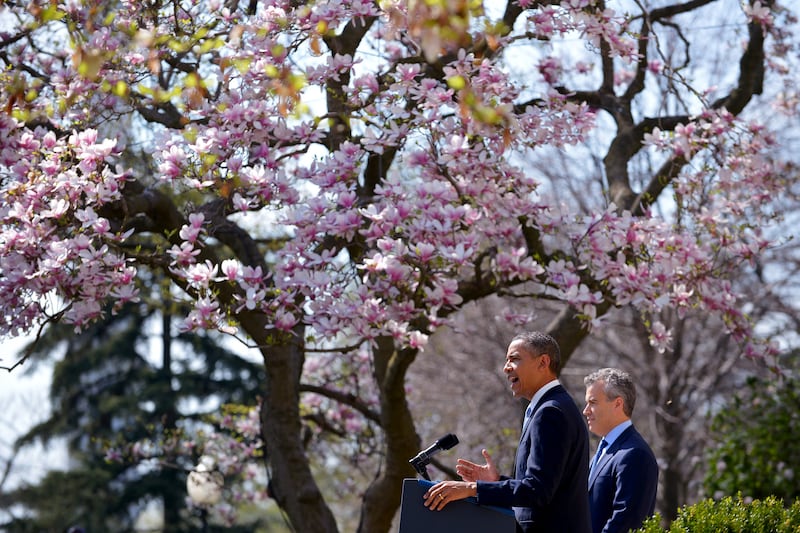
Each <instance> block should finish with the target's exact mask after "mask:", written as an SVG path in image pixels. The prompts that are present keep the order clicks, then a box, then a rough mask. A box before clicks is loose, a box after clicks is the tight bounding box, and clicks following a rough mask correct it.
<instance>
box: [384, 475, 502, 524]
mask: <svg viewBox="0 0 800 533" xmlns="http://www.w3.org/2000/svg"><path fill="white" fill-rule="evenodd" d="M431 485H432V483H430V482H426V481H419V480H417V479H404V480H403V499H402V501H401V503H400V531H399V532H398V533H515V532H516V530H517V522H516V520H515V519H514V513H513V511H511V509H500V508H497V507H486V506H483V505H478V504H477V503H475V501H474V499H471V498H470V499H467V500H459V501H455V502H451V503H448V504H447V506H446V507H445V508H444V509H442V510H441V511H431V510H430V509H428V508H427V507H425V505H424V501H425V500H423V499H422V496H423V495H424V494H425V493H426V492H427V491H428V488H429V487H430V486H431Z"/></svg>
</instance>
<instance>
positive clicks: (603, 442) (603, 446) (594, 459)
mask: <svg viewBox="0 0 800 533" xmlns="http://www.w3.org/2000/svg"><path fill="white" fill-rule="evenodd" d="M606 446H608V442H606V439H600V446H598V447H597V452H596V453H595V454H594V457H592V464H591V465H590V466H589V477H592V470H594V467H595V466H597V461H599V460H600V456H601V455H603V450H605V449H606Z"/></svg>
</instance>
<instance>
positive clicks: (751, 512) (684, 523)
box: [639, 495, 800, 533]
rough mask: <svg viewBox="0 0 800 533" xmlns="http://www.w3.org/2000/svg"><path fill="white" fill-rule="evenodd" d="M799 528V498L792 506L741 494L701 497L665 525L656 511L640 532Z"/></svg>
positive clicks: (785, 532) (746, 532)
mask: <svg viewBox="0 0 800 533" xmlns="http://www.w3.org/2000/svg"><path fill="white" fill-rule="evenodd" d="M798 531H800V499H797V500H795V502H794V504H793V505H792V506H791V507H788V508H787V507H784V502H783V500H780V499H778V498H776V497H774V496H769V497H767V498H765V499H763V500H753V501H752V502H751V501H746V500H745V499H744V498H742V496H741V495H739V496H736V497H731V496H728V497H726V498H723V499H721V500H718V501H715V500H704V501H702V502H699V503H696V504H694V505H687V506H684V507H681V508H680V509H679V510H678V517H677V518H676V519H675V521H674V522H672V523H671V524H670V526H669V528H668V529H664V528H663V527H661V517H660V516H659V515H658V514H656V515H655V516H653V517H651V518H650V519H649V520H647V521H646V522H645V523H644V525H643V526H642V528H641V529H639V533H665V532H667V533H790V532H791V533H797V532H798Z"/></svg>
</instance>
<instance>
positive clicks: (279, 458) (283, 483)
mask: <svg viewBox="0 0 800 533" xmlns="http://www.w3.org/2000/svg"><path fill="white" fill-rule="evenodd" d="M262 331H264V330H263V329H262ZM302 338H303V332H302V330H301V329H300V328H296V330H295V332H294V335H292V336H291V337H289V336H288V335H287V337H286V338H285V340H284V342H281V343H279V344H278V343H275V344H274V345H272V346H267V345H266V344H264V343H260V345H261V346H266V347H263V348H262V349H261V351H262V353H263V356H264V367H265V369H266V383H265V385H264V400H263V402H262V405H261V436H262V439H263V440H264V442H265V445H266V457H265V460H266V463H267V469H268V472H269V475H270V486H269V491H270V495H271V496H272V497H273V498H274V499H275V500H276V501H277V503H278V505H279V506H280V507H281V508H282V509H283V510H284V511H285V512H286V514H287V516H288V517H289V521H290V522H291V524H292V527H293V528H294V530H295V531H298V532H305V531H308V532H311V531H313V532H315V533H335V532H337V531H338V528H337V525H336V519H335V518H334V516H333V513H332V512H331V510H330V508H329V507H328V505H327V503H326V502H325V499H324V498H323V496H322V493H321V492H320V490H319V487H318V486H317V484H316V481H315V480H314V477H313V476H312V474H311V468H310V466H309V461H308V457H307V456H306V454H305V450H304V447H303V440H302V422H301V418H300V408H299V406H300V393H299V384H300V374H301V372H302V369H303V361H304V354H303V346H302V340H301V339H302Z"/></svg>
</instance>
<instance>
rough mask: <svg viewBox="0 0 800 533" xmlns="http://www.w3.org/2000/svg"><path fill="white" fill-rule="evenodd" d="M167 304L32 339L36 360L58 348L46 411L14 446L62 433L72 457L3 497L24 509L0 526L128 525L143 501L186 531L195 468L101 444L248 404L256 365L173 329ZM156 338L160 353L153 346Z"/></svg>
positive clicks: (159, 432) (151, 438)
mask: <svg viewBox="0 0 800 533" xmlns="http://www.w3.org/2000/svg"><path fill="white" fill-rule="evenodd" d="M172 307H173V309H169V308H162V309H157V308H156V307H155V306H152V305H147V304H130V305H127V306H125V307H124V308H123V309H122V310H121V311H120V312H118V313H116V314H111V313H109V314H107V315H106V318H105V319H104V320H102V321H99V322H97V323H95V324H94V325H92V327H90V328H87V329H86V330H85V331H84V332H82V333H81V334H79V335H74V334H73V332H72V330H71V328H69V327H67V326H63V325H58V324H56V325H53V327H51V328H49V330H47V332H45V334H44V335H43V336H42V338H40V339H39V342H38V343H37V344H36V345H35V346H34V349H35V351H34V352H32V354H31V355H32V357H33V358H34V359H37V360H41V359H43V358H46V357H51V356H52V354H53V353H55V352H56V351H57V350H59V349H63V350H64V352H63V357H61V358H60V359H59V360H58V361H57V362H56V363H55V365H54V369H53V381H52V388H51V401H52V414H51V416H50V417H49V418H48V419H47V420H45V421H44V422H42V423H40V424H38V425H37V426H35V427H34V428H33V429H32V430H31V431H30V432H29V433H28V434H27V435H25V436H23V437H22V438H20V439H19V441H18V443H17V445H18V446H20V447H22V446H26V445H30V444H32V443H33V442H35V441H36V440H37V439H38V440H41V441H43V442H45V443H46V442H49V441H51V440H52V439H55V438H57V437H62V438H64V439H66V442H67V449H68V455H69V460H70V464H69V465H65V466H67V467H68V468H65V469H63V470H53V471H51V472H50V473H49V474H48V475H47V476H45V478H44V479H42V480H41V482H40V483H39V484H37V485H34V486H23V487H21V488H19V489H17V490H15V491H14V492H13V493H12V494H9V495H7V497H6V498H5V500H6V501H5V502H4V503H6V504H8V505H10V504H13V503H16V504H19V505H20V506H22V507H24V508H25V509H26V510H28V511H29V516H25V517H22V518H17V519H15V520H13V521H12V522H10V523H8V524H4V525H3V527H5V528H6V530H7V531H9V532H25V531H37V532H41V531H53V532H59V531H64V530H66V529H67V528H68V527H70V526H74V525H79V526H81V527H83V528H84V529H85V530H86V531H130V530H132V526H133V522H134V520H135V518H136V514H137V513H138V512H139V511H140V510H141V508H142V507H143V506H144V504H146V503H147V502H148V501H150V500H158V501H161V502H162V503H163V508H164V520H165V528H166V530H167V531H174V532H180V531H191V530H193V529H194V528H193V526H192V519H193V517H192V516H191V515H190V514H189V513H188V512H187V510H186V501H185V500H186V471H187V470H189V469H191V468H192V466H193V464H190V463H189V462H188V461H187V457H185V456H184V457H180V456H177V455H174V454H172V452H169V451H168V450H167V451H166V454H165V455H162V456H161V457H160V463H159V464H158V465H154V464H152V463H148V462H147V461H143V460H140V459H139V458H137V457H130V458H123V459H122V460H115V461H109V460H107V457H106V456H107V452H108V449H109V447H110V446H114V445H117V444H120V443H123V444H124V443H134V442H142V441H148V442H153V443H163V442H168V441H169V440H170V439H171V438H172V437H173V436H174V435H177V434H178V433H179V432H180V431H183V430H185V429H186V428H194V427H196V426H197V424H198V423H201V422H202V421H203V420H204V416H205V415H206V414H207V413H208V412H209V411H211V410H212V409H215V408H216V407H217V406H219V405H220V404H222V403H228V402H234V403H239V404H244V405H254V404H255V402H256V400H257V398H258V395H259V390H258V389H259V383H260V382H261V380H262V379H263V376H262V375H261V374H262V373H263V367H262V366H260V365H258V364H253V363H251V362H248V361H247V360H245V359H243V358H241V357H240V356H239V355H237V354H236V353H234V352H232V351H231V350H228V349H226V348H225V347H223V346H222V345H221V344H220V343H219V342H218V341H217V340H216V339H213V338H211V336H210V335H208V334H203V333H202V332H199V333H179V334H177V335H173V327H172V318H173V316H175V314H177V313H179V312H180V309H178V308H177V306H176V305H173V306H172ZM157 322H160V325H161V327H160V331H159V328H158V327H156V323H157ZM154 335H158V336H159V337H160V340H161V342H154V341H155V339H153V336H154ZM154 346H158V347H160V351H161V353H160V354H155V353H152V351H153V347H154ZM165 448H166V447H165ZM164 465H167V466H166V467H163V466H164Z"/></svg>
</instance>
